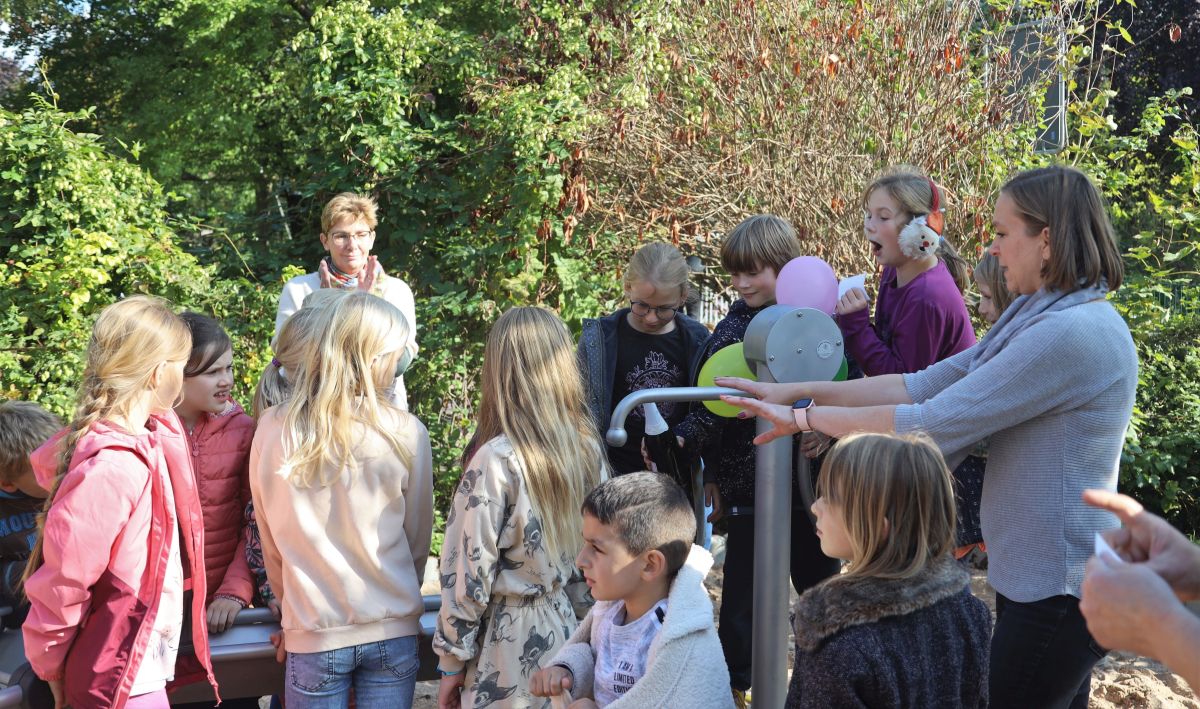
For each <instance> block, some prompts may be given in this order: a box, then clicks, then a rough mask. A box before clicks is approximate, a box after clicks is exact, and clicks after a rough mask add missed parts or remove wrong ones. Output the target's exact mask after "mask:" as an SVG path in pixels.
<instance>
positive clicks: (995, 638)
mask: <svg viewBox="0 0 1200 709" xmlns="http://www.w3.org/2000/svg"><path fill="white" fill-rule="evenodd" d="M1105 652H1106V650H1104V648H1102V647H1100V646H1099V645H1097V644H1096V641H1095V640H1094V639H1093V638H1092V636H1091V634H1090V633H1088V629H1087V624H1086V623H1085V622H1084V619H1083V614H1082V613H1080V612H1079V599H1078V598H1075V597H1074V596H1053V597H1051V598H1045V599H1043V600H1040V601H1033V602H1032V603H1018V602H1016V601H1012V600H1009V599H1007V598H1005V597H1004V596H1002V595H1000V594H999V593H997V594H996V630H995V632H994V633H992V656H991V671H990V673H989V678H988V688H989V690H988V691H989V694H990V695H991V698H990V703H991V706H992V707H999V708H1000V709H1004V708H1005V707H1021V709H1026V708H1037V709H1041V708H1043V707H1044V708H1046V709H1050V708H1052V707H1053V708H1055V709H1058V708H1062V709H1066V708H1068V707H1069V708H1070V709H1087V705H1088V694H1089V693H1090V691H1091V686H1092V667H1093V666H1094V665H1095V664H1096V663H1097V662H1099V661H1100V658H1102V657H1104V654H1105Z"/></svg>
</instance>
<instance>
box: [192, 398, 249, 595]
mask: <svg viewBox="0 0 1200 709" xmlns="http://www.w3.org/2000/svg"><path fill="white" fill-rule="evenodd" d="M187 441H188V451H189V452H190V453H191V458H192V469H193V470H194V471H195V474H196V486H197V488H198V493H199V495H200V508H201V510H203V512H204V569H205V578H206V580H207V586H208V598H206V599H205V602H206V603H211V602H212V599H213V597H214V596H229V597H231V598H236V599H238V600H239V601H241V602H242V604H243V605H249V604H250V601H251V599H252V598H253V597H254V576H253V575H252V574H251V573H250V566H249V565H248V564H247V563H246V535H245V534H244V531H245V519H246V516H245V512H246V503H247V502H249V501H250V475H249V466H250V444H251V442H253V441H254V419H252V418H250V417H249V416H247V415H246V412H245V411H243V410H242V407H241V406H238V405H237V403H236V402H231V405H230V407H229V408H228V409H227V410H226V411H225V413H222V414H218V415H213V414H208V413H205V414H201V415H200V420H199V421H197V422H196V427H195V428H194V429H193V430H192V432H191V433H190V434H189V435H188V437H187Z"/></svg>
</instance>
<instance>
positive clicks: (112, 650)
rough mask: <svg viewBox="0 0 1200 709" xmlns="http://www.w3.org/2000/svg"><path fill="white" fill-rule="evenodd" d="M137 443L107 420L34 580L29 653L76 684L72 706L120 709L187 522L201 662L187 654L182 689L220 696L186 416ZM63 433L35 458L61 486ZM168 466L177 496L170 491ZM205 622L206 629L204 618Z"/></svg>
mask: <svg viewBox="0 0 1200 709" xmlns="http://www.w3.org/2000/svg"><path fill="white" fill-rule="evenodd" d="M147 427H148V428H150V429H151V430H150V431H149V432H147V433H142V434H139V435H131V434H128V433H125V432H124V431H121V430H118V429H115V428H113V427H112V426H110V425H108V424H107V423H105V422H100V423H97V424H95V425H94V426H92V429H91V431H89V432H88V433H87V434H86V435H84V437H83V438H82V439H80V441H79V444H78V445H77V446H76V448H75V454H74V456H73V457H72V458H71V465H70V469H69V470H68V471H67V475H66V477H65V478H64V479H63V481H62V484H61V485H60V486H59V488H58V491H57V493H56V494H55V497H54V504H53V505H52V506H51V508H50V511H49V513H48V514H47V516H46V526H45V530H44V535H45V538H44V542H43V554H44V558H45V562H44V564H43V565H42V566H41V568H39V569H38V570H37V571H36V572H35V573H34V574H33V576H31V577H30V578H29V580H28V581H27V582H26V584H25V592H26V594H27V595H28V596H29V600H30V602H31V604H32V605H31V607H30V610H29V616H28V618H27V619H26V621H25V625H24V627H23V632H24V635H25V655H26V657H27V658H28V660H29V664H30V665H31V666H32V667H33V670H34V672H36V673H37V675H38V676H39V677H41V678H42V679H46V680H51V679H63V678H64V677H65V678H66V695H67V696H66V698H67V703H68V704H70V705H71V706H75V707H89V708H90V707H113V708H114V709H120V707H123V706H124V705H125V702H126V701H127V700H128V699H129V690H130V688H131V687H132V686H133V681H134V679H135V675H136V673H137V668H138V667H139V666H140V665H141V661H142V657H143V655H144V654H145V651H146V646H147V644H148V643H149V640H150V635H151V631H152V629H153V627H154V618H155V615H156V614H157V612H158V603H159V600H160V597H161V595H162V579H163V577H164V575H165V570H166V566H167V561H168V557H169V552H170V549H169V547H170V540H171V529H172V526H173V525H175V524H178V525H179V540H180V545H181V547H182V548H181V549H180V552H181V557H182V561H183V569H184V588H190V589H192V590H193V591H194V593H193V595H192V607H191V617H192V618H193V619H194V620H193V622H192V623H191V629H192V641H193V644H194V646H195V652H196V656H195V657H194V658H193V657H191V656H186V655H185V654H184V653H181V654H180V659H181V661H182V662H181V663H179V664H178V665H177V667H176V676H175V683H176V684H183V683H188V682H193V681H196V680H198V679H204V678H207V679H208V682H209V684H211V685H212V686H213V691H214V692H215V691H216V689H217V682H216V678H215V677H213V674H212V667H211V662H210V660H209V653H208V626H207V624H206V623H205V622H204V617H205V614H204V597H205V580H204V556H203V555H204V523H203V516H202V513H201V510H200V501H199V498H198V497H197V495H196V484H195V480H194V479H193V477H192V467H191V461H190V460H189V458H188V453H187V446H186V443H185V441H184V434H183V427H182V426H181V425H180V422H179V419H178V417H176V416H175V414H174V413H173V412H172V413H169V414H165V415H161V416H159V415H155V416H153V417H151V419H150V421H149V422H148V424H147ZM64 433H65V432H60V433H59V434H58V435H56V436H55V437H54V438H52V439H50V440H49V441H47V442H46V443H45V444H44V445H43V446H42V447H41V448H39V449H37V450H36V451H34V453H33V455H32V456H30V459H31V462H32V463H33V468H34V471H35V473H36V474H37V478H38V482H39V484H41V485H43V486H44V487H47V488H49V487H50V486H51V485H53V481H54V474H55V471H56V469H57V462H58V456H57V451H58V444H59V441H60V439H61V438H62V436H63V435H64ZM164 464H165V465H166V468H167V473H168V474H169V475H170V476H171V485H172V486H173V487H174V490H175V499H174V501H173V503H172V500H170V499H168V498H167V497H166V496H165V494H164V493H165V490H164V487H163V486H162V485H161V484H158V481H160V480H161V476H160V475H159V473H160V471H161V469H162V468H161V466H162V465H164ZM197 621H198V622H197Z"/></svg>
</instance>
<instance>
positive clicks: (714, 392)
mask: <svg viewBox="0 0 1200 709" xmlns="http://www.w3.org/2000/svg"><path fill="white" fill-rule="evenodd" d="M722 394H729V395H730V396H745V395H746V392H744V391H740V390H738V389H729V388H727V387H662V388H659V389H639V390H638V391H634V392H630V393H629V394H628V395H627V396H626V397H625V398H624V399H621V400H620V401H619V402H617V406H616V408H614V409H613V412H612V418H611V419H609V424H608V432H607V433H605V434H604V440H606V441H608V445H610V446H613V447H620V446H623V445H625V442H626V441H628V440H629V434H628V433H627V432H626V431H625V419H626V418H627V417H628V416H629V414H630V412H632V411H633V410H634V408H636V407H638V406H641V405H642V404H650V403H657V402H659V401H716V400H717V399H720V398H721V395H722Z"/></svg>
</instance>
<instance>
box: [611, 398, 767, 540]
mask: <svg viewBox="0 0 1200 709" xmlns="http://www.w3.org/2000/svg"><path fill="white" fill-rule="evenodd" d="M722 394H732V395H733V396H745V395H746V392H744V391H740V390H738V389H728V388H725V387H660V388H657V389H639V390H638V391H634V392H630V393H629V394H627V395H626V396H625V398H624V399H621V400H620V401H619V402H617V406H616V408H614V409H613V414H612V418H611V419H610V420H609V424H608V432H607V433H605V434H604V439H605V440H606V441H608V445H610V446H614V447H620V446H623V445H625V442H626V441H628V440H629V433H628V432H627V431H626V430H625V419H626V417H628V416H629V414H630V412H632V411H633V410H634V408H635V407H638V406H641V405H642V404H649V403H652V402H653V403H657V402H660V401H715V400H717V399H720V398H721V395H722ZM692 512H693V513H694V514H695V515H696V540H697V543H701V541H700V540H702V539H703V538H704V525H705V523H706V522H707V521H708V520H707V519H706V516H705V514H704V473H703V472H702V471H701V470H700V469H699V467H697V469H696V470H695V471H693V476H692Z"/></svg>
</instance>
